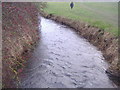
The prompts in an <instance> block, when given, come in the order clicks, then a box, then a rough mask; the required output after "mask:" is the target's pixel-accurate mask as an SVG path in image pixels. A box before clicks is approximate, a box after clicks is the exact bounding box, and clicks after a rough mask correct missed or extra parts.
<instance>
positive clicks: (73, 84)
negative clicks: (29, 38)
mask: <svg viewBox="0 0 120 90" xmlns="http://www.w3.org/2000/svg"><path fill="white" fill-rule="evenodd" d="M41 26H42V28H41V30H40V41H39V44H38V46H37V47H36V49H35V50H34V52H33V55H32V56H31V58H30V60H28V61H27V66H26V68H25V70H24V71H23V73H22V74H21V76H20V77H21V86H20V87H22V88H48V87H49V88H113V87H115V86H114V85H113V83H112V82H111V81H110V80H109V79H108V77H107V75H106V74H105V70H106V69H107V67H108V65H107V63H106V62H105V61H104V58H103V56H102V53H101V52H100V51H98V50H97V49H96V48H95V47H94V46H92V45H91V44H90V43H88V42H87V40H85V39H83V38H82V37H80V36H79V35H78V34H77V33H76V32H74V30H72V29H70V28H68V27H66V26H64V25H60V24H57V23H55V22H54V21H52V20H47V19H44V18H41Z"/></svg>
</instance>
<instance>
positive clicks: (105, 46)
mask: <svg viewBox="0 0 120 90" xmlns="http://www.w3.org/2000/svg"><path fill="white" fill-rule="evenodd" d="M40 14H41V15H42V16H43V17H45V18H47V19H51V20H54V21H56V22H58V23H61V24H64V25H67V26H69V27H71V28H73V29H74V30H76V32H78V33H79V34H80V35H81V36H83V37H84V38H86V39H87V40H88V41H89V42H90V43H92V44H93V45H95V46H97V47H98V48H99V50H101V51H102V53H103V56H104V57H105V59H106V60H107V61H108V62H109V63H110V67H109V69H108V70H107V71H106V72H107V73H109V74H111V75H114V76H115V78H117V79H118V78H120V61H119V59H118V37H115V36H113V35H111V34H110V33H109V32H104V30H102V29H99V28H97V27H94V26H91V25H89V24H86V23H83V22H80V21H75V20H72V19H68V18H64V17H61V16H56V15H53V14H48V13H45V12H44V11H43V10H40Z"/></svg>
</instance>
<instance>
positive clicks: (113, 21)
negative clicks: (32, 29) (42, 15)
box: [44, 2, 118, 36]
mask: <svg viewBox="0 0 120 90" xmlns="http://www.w3.org/2000/svg"><path fill="white" fill-rule="evenodd" d="M69 4H70V3H69V2H47V7H46V8H44V11H45V12H47V13H52V14H55V15H59V16H64V17H67V18H71V19H74V20H81V21H83V22H87V23H89V24H91V25H93V26H97V27H99V28H101V29H104V30H106V31H108V32H110V33H112V34H114V35H116V36H118V3H117V2H98V3H97V2H75V3H74V4H75V6H74V8H73V9H72V10H71V9H70V6H69Z"/></svg>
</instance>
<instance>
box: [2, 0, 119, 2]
mask: <svg viewBox="0 0 120 90" xmlns="http://www.w3.org/2000/svg"><path fill="white" fill-rule="evenodd" d="M0 1H2V2H71V1H73V2H118V1H120V0H0Z"/></svg>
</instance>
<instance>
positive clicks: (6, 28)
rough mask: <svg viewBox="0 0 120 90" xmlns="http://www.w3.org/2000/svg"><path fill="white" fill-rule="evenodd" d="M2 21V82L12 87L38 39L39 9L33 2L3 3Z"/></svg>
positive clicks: (17, 80) (14, 85)
mask: <svg viewBox="0 0 120 90" xmlns="http://www.w3.org/2000/svg"><path fill="white" fill-rule="evenodd" d="M2 23H3V25H2V29H3V34H2V38H3V41H2V46H3V48H2V53H3V59H2V62H3V75H2V76H3V80H2V82H3V87H5V88H6V87H7V88H11V87H16V86H17V85H16V82H19V78H18V77H17V75H18V74H19V73H20V72H22V67H24V65H23V63H24V62H25V61H26V58H27V57H26V56H27V53H28V52H29V51H30V50H31V48H32V47H33V45H34V43H36V41H37V40H38V10H37V8H36V7H35V6H34V5H33V4H32V3H15V2H14V3H2ZM15 81H16V82H15Z"/></svg>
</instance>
